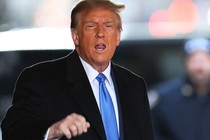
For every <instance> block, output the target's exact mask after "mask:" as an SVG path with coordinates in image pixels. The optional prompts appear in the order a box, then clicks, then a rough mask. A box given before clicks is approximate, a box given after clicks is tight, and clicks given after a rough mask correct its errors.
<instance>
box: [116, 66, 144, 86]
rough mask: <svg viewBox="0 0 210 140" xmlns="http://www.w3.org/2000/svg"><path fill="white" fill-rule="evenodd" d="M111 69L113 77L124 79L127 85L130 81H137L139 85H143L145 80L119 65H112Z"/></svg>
mask: <svg viewBox="0 0 210 140" xmlns="http://www.w3.org/2000/svg"><path fill="white" fill-rule="evenodd" d="M113 69H114V73H115V75H117V76H118V77H121V78H122V79H124V80H125V81H127V82H129V83H130V82H131V81H138V82H141V83H145V80H144V78H143V77H141V76H139V75H137V74H136V73H134V72H132V71H131V70H129V69H127V68H125V67H122V66H120V65H117V64H114V63H113Z"/></svg>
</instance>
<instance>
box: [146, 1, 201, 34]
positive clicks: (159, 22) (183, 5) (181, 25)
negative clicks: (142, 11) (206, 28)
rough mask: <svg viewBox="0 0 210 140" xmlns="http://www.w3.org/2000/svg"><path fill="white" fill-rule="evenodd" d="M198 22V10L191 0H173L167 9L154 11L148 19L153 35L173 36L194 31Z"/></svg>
mask: <svg viewBox="0 0 210 140" xmlns="http://www.w3.org/2000/svg"><path fill="white" fill-rule="evenodd" d="M198 22H199V11H198V8H197V6H196V4H195V3H194V2H193V1H192V0H173V1H172V2H171V4H170V5H169V7H168V9H167V10H160V11H155V12H154V13H153V14H152V16H151V18H150V21H149V30H150V33H151V35H152V36H154V37H175V36H176V35H179V34H186V33H190V32H192V31H194V30H195V29H196V27H197V25H198Z"/></svg>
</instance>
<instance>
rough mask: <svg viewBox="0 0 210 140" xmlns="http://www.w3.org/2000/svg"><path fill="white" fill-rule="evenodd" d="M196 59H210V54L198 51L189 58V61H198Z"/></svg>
mask: <svg viewBox="0 0 210 140" xmlns="http://www.w3.org/2000/svg"><path fill="white" fill-rule="evenodd" d="M196 58H204V59H206V58H208V59H210V53H209V52H205V51H197V52H194V53H192V54H190V55H189V56H188V59H196Z"/></svg>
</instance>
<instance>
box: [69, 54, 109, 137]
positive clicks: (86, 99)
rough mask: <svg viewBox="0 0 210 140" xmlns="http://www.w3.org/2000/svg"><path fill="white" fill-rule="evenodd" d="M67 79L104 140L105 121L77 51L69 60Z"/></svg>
mask: <svg viewBox="0 0 210 140" xmlns="http://www.w3.org/2000/svg"><path fill="white" fill-rule="evenodd" d="M67 61H68V62H67V80H68V81H69V82H70V83H71V84H73V87H72V86H69V87H71V88H69V91H70V92H71V94H72V95H73V97H74V99H75V101H76V102H77V104H78V105H79V106H80V108H81V110H82V111H83V112H84V114H85V118H86V119H87V121H89V122H90V124H91V127H93V128H94V129H95V131H96V132H97V133H98V135H99V136H100V137H101V139H102V140H105V139H106V136H105V132H104V128H103V123H102V119H101V115H100V111H99V109H98V105H97V103H96V100H95V97H94V95H93V91H92V88H91V85H90V83H89V81H88V78H87V75H86V73H85V70H84V68H83V66H82V64H81V62H80V60H79V57H78V54H77V53H76V51H74V52H73V53H71V54H70V56H69V57H68V60H67Z"/></svg>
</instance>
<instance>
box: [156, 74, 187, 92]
mask: <svg viewBox="0 0 210 140" xmlns="http://www.w3.org/2000/svg"><path fill="white" fill-rule="evenodd" d="M185 83H186V78H184V77H178V78H175V79H172V80H168V81H165V82H163V83H160V84H158V85H156V86H155V88H154V89H155V90H157V91H158V92H159V94H162V95H164V94H168V93H173V92H178V91H179V90H180V89H181V87H182V86H183V85H184V84H185Z"/></svg>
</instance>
